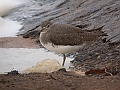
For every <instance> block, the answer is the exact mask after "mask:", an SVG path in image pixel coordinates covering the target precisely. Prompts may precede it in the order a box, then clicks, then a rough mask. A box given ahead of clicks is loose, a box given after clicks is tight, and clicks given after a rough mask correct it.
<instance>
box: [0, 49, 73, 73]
mask: <svg viewBox="0 0 120 90" xmlns="http://www.w3.org/2000/svg"><path fill="white" fill-rule="evenodd" d="M44 59H56V60H58V61H59V63H60V65H62V62H63V57H61V56H58V55H56V54H54V53H52V52H46V51H45V49H42V48H40V49H27V48H0V73H4V72H9V71H11V70H12V69H13V68H14V69H15V70H18V71H19V72H22V71H24V70H26V69H27V68H31V67H32V66H35V65H36V63H38V62H41V61H42V60H44ZM70 60H71V59H70V58H66V61H65V66H64V67H65V68H66V69H67V70H69V66H70Z"/></svg>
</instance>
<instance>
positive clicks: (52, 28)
mask: <svg viewBox="0 0 120 90" xmlns="http://www.w3.org/2000/svg"><path fill="white" fill-rule="evenodd" d="M40 30H41V33H40V37H39V40H40V42H41V44H42V45H43V46H44V47H45V48H46V49H48V50H50V51H52V52H55V53H58V54H63V64H62V66H64V63H65V59H66V56H65V54H66V53H71V52H76V51H78V50H79V49H81V48H83V47H84V46H85V45H86V44H88V43H91V42H94V41H97V40H98V39H99V37H100V34H98V33H93V32H87V31H85V30H81V29H80V28H78V27H74V26H72V25H68V24H53V23H52V22H50V21H43V22H42V23H41V24H40Z"/></svg>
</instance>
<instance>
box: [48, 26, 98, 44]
mask: <svg viewBox="0 0 120 90" xmlns="http://www.w3.org/2000/svg"><path fill="white" fill-rule="evenodd" d="M49 32H50V34H51V35H50V37H49V38H50V40H51V41H52V43H53V44H54V45H71V46H73V45H80V44H83V42H84V41H86V42H87V41H88V42H89V41H92V40H93V41H94V40H96V39H97V37H96V36H97V35H94V34H92V33H88V32H86V31H84V30H81V29H80V28H77V27H73V26H71V25H65V24H54V25H52V26H51V27H50V30H49Z"/></svg>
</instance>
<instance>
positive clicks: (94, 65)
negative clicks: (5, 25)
mask: <svg viewBox="0 0 120 90" xmlns="http://www.w3.org/2000/svg"><path fill="white" fill-rule="evenodd" d="M46 6H47V7H46ZM18 11H19V12H16V13H13V15H12V17H11V18H14V19H19V21H22V23H23V25H24V26H23V28H22V29H21V32H20V33H19V34H23V36H24V37H34V34H35V33H36V32H37V31H38V30H39V25H40V23H41V22H42V21H44V20H51V21H52V22H54V23H65V24H72V25H74V26H77V27H80V28H82V29H83V30H93V29H98V28H100V27H103V28H101V31H104V32H105V33H107V35H108V36H105V37H103V39H104V40H105V39H106V40H105V41H107V42H105V43H102V42H98V43H95V44H93V45H88V46H87V47H85V48H84V49H83V50H82V52H81V51H79V52H78V55H77V56H76V58H75V59H74V61H73V63H74V65H75V67H76V68H77V69H82V70H90V69H103V68H104V69H105V70H106V69H107V70H108V71H110V72H111V73H112V72H114V71H120V0H105V1H103V0H56V1H55V0H32V1H31V0H30V2H29V3H28V4H26V5H25V6H24V7H21V8H20V9H19V10H18ZM21 15H23V16H24V18H23V17H22V16H21ZM21 17H22V18H21ZM22 30H25V31H22ZM38 37H39V34H38V35H37V36H36V38H38ZM75 62H77V64H75Z"/></svg>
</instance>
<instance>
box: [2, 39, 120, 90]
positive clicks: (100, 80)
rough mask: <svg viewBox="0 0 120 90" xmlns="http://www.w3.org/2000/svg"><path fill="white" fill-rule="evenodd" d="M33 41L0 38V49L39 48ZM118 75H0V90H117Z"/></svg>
mask: <svg viewBox="0 0 120 90" xmlns="http://www.w3.org/2000/svg"><path fill="white" fill-rule="evenodd" d="M34 41H35V40H31V39H24V38H22V37H9V38H0V48H25V47H26V48H39V45H38V44H36V43H35V42H34ZM119 89H120V75H115V76H79V75H77V74H75V73H72V72H65V71H57V72H54V73H49V74H47V73H45V74H42V73H34V74H17V75H9V74H6V75H5V74H0V90H119Z"/></svg>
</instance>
